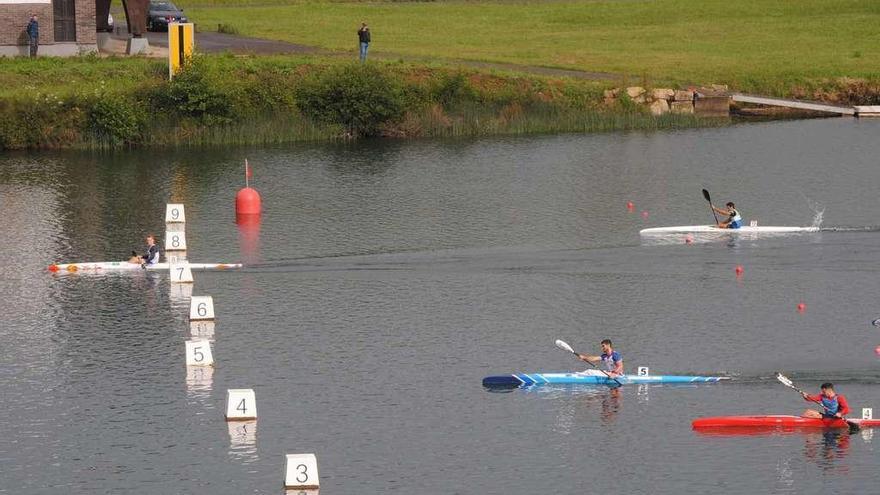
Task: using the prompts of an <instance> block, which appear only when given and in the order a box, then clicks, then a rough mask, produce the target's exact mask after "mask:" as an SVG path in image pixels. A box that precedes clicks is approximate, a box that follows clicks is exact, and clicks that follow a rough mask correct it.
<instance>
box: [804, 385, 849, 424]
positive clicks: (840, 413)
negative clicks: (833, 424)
mask: <svg viewBox="0 0 880 495" xmlns="http://www.w3.org/2000/svg"><path fill="white" fill-rule="evenodd" d="M821 388H822V393H819V394H816V395H808V394H805V393H802V394H801V395H803V396H804V400H806V401H809V402H816V403H818V404H822V405H823V406H825V407H823V408H822V411H817V410H815V409H807V410H806V411H804V414H802V416H803V417H805V418H842V417H844V416H846V415H847V414H848V413H849V404H847V402H846V397H844V396H842V395H840V394H838V393H836V392H834V385H833V384H831V383H823V384H822V387H821Z"/></svg>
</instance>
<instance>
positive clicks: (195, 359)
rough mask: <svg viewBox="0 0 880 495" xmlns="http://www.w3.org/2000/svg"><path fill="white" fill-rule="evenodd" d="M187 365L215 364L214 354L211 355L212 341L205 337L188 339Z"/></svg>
mask: <svg viewBox="0 0 880 495" xmlns="http://www.w3.org/2000/svg"><path fill="white" fill-rule="evenodd" d="M186 365H187V366H214V356H212V355H211V343H210V342H208V341H207V340H203V339H200V340H187V341H186Z"/></svg>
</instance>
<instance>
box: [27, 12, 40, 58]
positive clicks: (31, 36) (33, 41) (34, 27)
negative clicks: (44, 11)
mask: <svg viewBox="0 0 880 495" xmlns="http://www.w3.org/2000/svg"><path fill="white" fill-rule="evenodd" d="M27 35H28V46H29V47H30V54H31V58H34V57H36V56H37V46H38V45H39V42H40V41H39V40H40V23H39V22H37V14H31V21H30V22H28V25H27Z"/></svg>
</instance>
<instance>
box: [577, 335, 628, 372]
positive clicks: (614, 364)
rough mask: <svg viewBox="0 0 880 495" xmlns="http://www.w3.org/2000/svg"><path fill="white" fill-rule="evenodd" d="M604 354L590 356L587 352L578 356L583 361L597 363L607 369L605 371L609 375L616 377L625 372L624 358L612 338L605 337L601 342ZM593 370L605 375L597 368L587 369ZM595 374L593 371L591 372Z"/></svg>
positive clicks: (601, 367)
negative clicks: (616, 348) (615, 347)
mask: <svg viewBox="0 0 880 495" xmlns="http://www.w3.org/2000/svg"><path fill="white" fill-rule="evenodd" d="M600 345H601V348H602V354H601V355H599V356H588V355H586V354H578V355H577V356H578V358H580V360H581V361H584V362H587V363H591V364H595V365H596V366H598V367H599V368H600V369H603V370H605V373H608V376H610V377H611V378H616V377H618V376H620V375H622V374H623V358H621V357H620V353H619V352H617V351H615V350H614V345H613V344H612V343H611V340H609V339H605V340H603V341H602V342H601V344H600ZM591 371H594V372H596V373H597V374H602V375H604V374H605V373H602V372H601V371H597V370H587V371H586V372H587V373H589V372H591ZM589 374H593V373H589Z"/></svg>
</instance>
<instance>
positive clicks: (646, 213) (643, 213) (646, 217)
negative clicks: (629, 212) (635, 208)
mask: <svg viewBox="0 0 880 495" xmlns="http://www.w3.org/2000/svg"><path fill="white" fill-rule="evenodd" d="M642 218H644V219H645V220H647V219H648V212H647V211H643V212H642Z"/></svg>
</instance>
